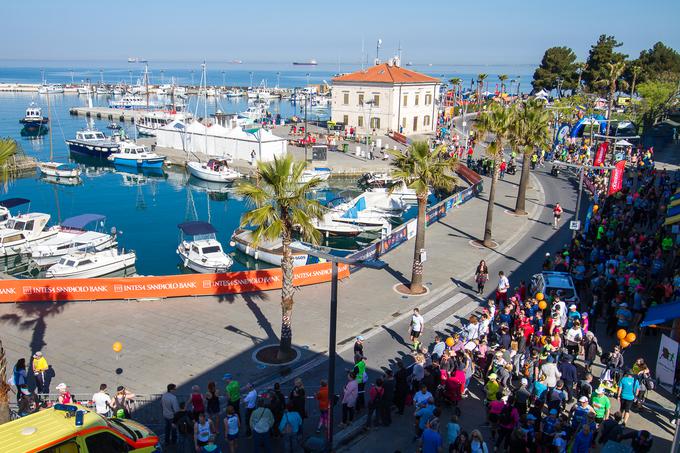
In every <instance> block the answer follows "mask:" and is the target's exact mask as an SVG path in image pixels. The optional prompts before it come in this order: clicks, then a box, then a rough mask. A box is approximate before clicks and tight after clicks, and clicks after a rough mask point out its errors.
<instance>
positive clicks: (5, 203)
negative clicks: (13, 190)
mask: <svg viewBox="0 0 680 453" xmlns="http://www.w3.org/2000/svg"><path fill="white" fill-rule="evenodd" d="M30 202H31V200H29V199H28V198H7V199H6V200H2V201H0V228H4V227H5V226H6V225H7V221H9V219H11V218H12V213H11V212H10V211H9V210H10V209H12V208H16V207H17V206H23V205H25V204H28V203H30Z"/></svg>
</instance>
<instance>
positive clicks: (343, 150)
mask: <svg viewBox="0 0 680 453" xmlns="http://www.w3.org/2000/svg"><path fill="white" fill-rule="evenodd" d="M342 152H343V153H347V152H349V143H343V144H342Z"/></svg>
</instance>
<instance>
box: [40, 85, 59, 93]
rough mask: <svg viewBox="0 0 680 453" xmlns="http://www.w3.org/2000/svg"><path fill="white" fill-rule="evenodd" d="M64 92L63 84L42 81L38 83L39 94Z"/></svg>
mask: <svg viewBox="0 0 680 453" xmlns="http://www.w3.org/2000/svg"><path fill="white" fill-rule="evenodd" d="M63 92H64V86H63V85H59V84H57V83H51V84H49V85H48V84H46V83H43V84H42V85H40V88H38V93H40V94H57V93H63Z"/></svg>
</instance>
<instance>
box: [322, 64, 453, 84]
mask: <svg viewBox="0 0 680 453" xmlns="http://www.w3.org/2000/svg"><path fill="white" fill-rule="evenodd" d="M333 82H373V83H441V81H440V80H439V79H435V78H434V77H430V76H427V75H425V74H421V73H419V72H415V71H411V70H409V69H404V68H402V67H400V66H390V65H388V64H387V63H382V64H379V65H376V66H372V67H370V68H368V69H365V70H363V71H357V72H353V73H351V74H345V75H342V76H339V77H335V78H333Z"/></svg>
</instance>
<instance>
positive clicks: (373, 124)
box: [371, 116, 380, 129]
mask: <svg viewBox="0 0 680 453" xmlns="http://www.w3.org/2000/svg"><path fill="white" fill-rule="evenodd" d="M371 129H380V118H378V117H375V116H374V117H373V118H371Z"/></svg>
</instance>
